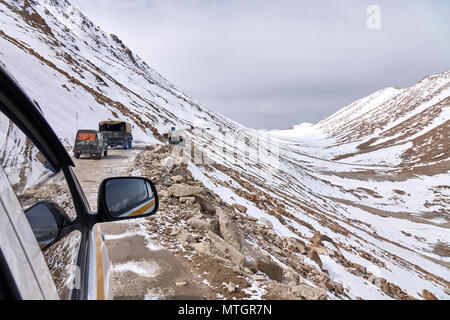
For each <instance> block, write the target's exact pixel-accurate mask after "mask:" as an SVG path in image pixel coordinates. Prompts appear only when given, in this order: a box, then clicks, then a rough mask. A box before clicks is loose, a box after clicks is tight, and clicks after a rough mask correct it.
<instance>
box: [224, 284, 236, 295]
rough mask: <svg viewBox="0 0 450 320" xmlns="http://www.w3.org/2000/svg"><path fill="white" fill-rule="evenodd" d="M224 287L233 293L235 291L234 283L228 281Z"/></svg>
mask: <svg viewBox="0 0 450 320" xmlns="http://www.w3.org/2000/svg"><path fill="white" fill-rule="evenodd" d="M226 287H227V289H228V292H229V293H235V292H236V291H237V287H236V285H235V284H234V283H232V282H230V283H228V284H227V286H226Z"/></svg>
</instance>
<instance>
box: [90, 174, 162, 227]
mask: <svg viewBox="0 0 450 320" xmlns="http://www.w3.org/2000/svg"><path fill="white" fill-rule="evenodd" d="M158 207H159V200H158V193H157V191H156V187H155V185H154V184H153V182H152V181H151V180H149V179H147V178H141V177H116V178H108V179H105V180H103V181H102V183H101V184H100V187H99V191H98V206H97V210H98V214H99V215H100V217H101V220H102V221H117V220H125V219H134V218H142V217H147V216H151V215H154V214H155V213H156V211H157V210H158Z"/></svg>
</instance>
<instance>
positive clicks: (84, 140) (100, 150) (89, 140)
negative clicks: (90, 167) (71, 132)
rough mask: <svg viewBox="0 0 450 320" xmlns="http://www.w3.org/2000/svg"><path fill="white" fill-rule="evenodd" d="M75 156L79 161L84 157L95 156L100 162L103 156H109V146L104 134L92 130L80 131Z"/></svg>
mask: <svg viewBox="0 0 450 320" xmlns="http://www.w3.org/2000/svg"><path fill="white" fill-rule="evenodd" d="M73 154H74V156H75V158H77V159H79V158H80V156H82V155H88V156H91V157H92V156H93V157H95V158H96V159H98V160H99V159H101V158H102V155H103V156H105V157H106V156H108V144H107V142H106V139H105V137H104V136H103V133H102V132H100V131H96V130H91V129H83V130H78V132H77V136H76V138H75V144H74V147H73Z"/></svg>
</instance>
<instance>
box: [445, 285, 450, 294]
mask: <svg viewBox="0 0 450 320" xmlns="http://www.w3.org/2000/svg"><path fill="white" fill-rule="evenodd" d="M444 292H445V294H448V295H449V296H450V287H445V289H444Z"/></svg>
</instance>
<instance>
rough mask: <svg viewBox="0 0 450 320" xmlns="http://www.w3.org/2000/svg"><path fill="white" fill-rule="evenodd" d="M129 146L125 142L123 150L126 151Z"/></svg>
mask: <svg viewBox="0 0 450 320" xmlns="http://www.w3.org/2000/svg"><path fill="white" fill-rule="evenodd" d="M127 146H128V143H126V142H124V143H123V145H122V149H123V150H126V149H127Z"/></svg>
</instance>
